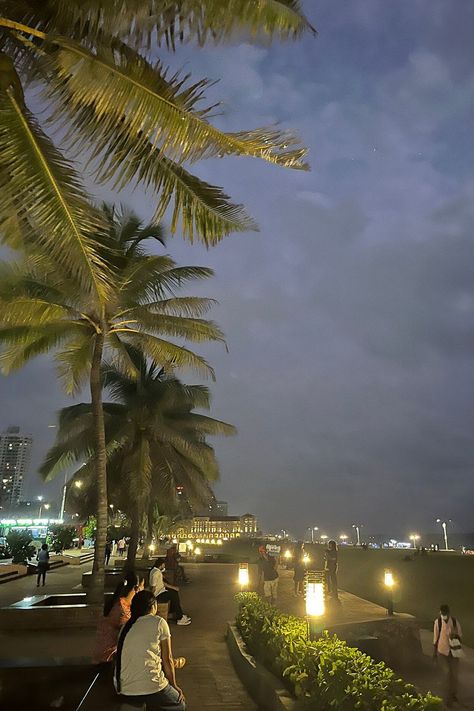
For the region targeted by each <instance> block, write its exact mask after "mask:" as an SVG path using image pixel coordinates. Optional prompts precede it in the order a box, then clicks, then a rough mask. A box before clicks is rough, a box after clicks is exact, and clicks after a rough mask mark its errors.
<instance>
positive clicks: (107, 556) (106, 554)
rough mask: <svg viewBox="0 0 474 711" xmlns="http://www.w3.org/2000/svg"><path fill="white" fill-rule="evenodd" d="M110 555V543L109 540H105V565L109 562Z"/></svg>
mask: <svg viewBox="0 0 474 711" xmlns="http://www.w3.org/2000/svg"><path fill="white" fill-rule="evenodd" d="M111 555H112V544H111V542H110V541H107V543H106V544H105V565H108V564H109V561H110V556H111Z"/></svg>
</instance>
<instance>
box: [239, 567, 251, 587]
mask: <svg viewBox="0 0 474 711" xmlns="http://www.w3.org/2000/svg"><path fill="white" fill-rule="evenodd" d="M248 584H249V564H248V563H240V564H239V585H240V592H243V590H244V589H245V588H247V587H248Z"/></svg>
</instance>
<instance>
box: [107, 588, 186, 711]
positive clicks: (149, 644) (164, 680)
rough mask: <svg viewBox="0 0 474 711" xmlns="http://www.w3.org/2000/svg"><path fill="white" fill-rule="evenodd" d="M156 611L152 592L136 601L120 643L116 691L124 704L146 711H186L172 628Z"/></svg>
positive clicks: (133, 602)
mask: <svg viewBox="0 0 474 711" xmlns="http://www.w3.org/2000/svg"><path fill="white" fill-rule="evenodd" d="M156 609H157V603H156V598H155V596H154V594H153V592H152V591H151V590H142V591H141V592H139V593H137V594H136V595H135V597H134V598H133V600H132V604H131V616H130V620H129V621H128V622H127V623H126V625H125V626H124V628H123V629H122V631H121V633H120V637H119V641H118V646H117V661H116V665H115V673H114V683H115V688H116V690H117V693H118V694H120V695H121V696H122V697H123V700H124V701H128V702H132V704H133V705H134V707H135V704H137V708H141V709H143V708H145V709H146V711H165V710H167V711H172V710H174V711H185V709H186V705H185V702H184V694H183V692H182V691H181V689H180V688H179V686H178V685H177V683H176V675H175V668H174V664H173V654H172V651H171V634H170V628H169V626H168V623H167V622H166V620H164V619H163V618H162V617H160V616H159V615H157V614H156Z"/></svg>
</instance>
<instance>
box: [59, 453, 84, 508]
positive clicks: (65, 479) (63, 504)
mask: <svg viewBox="0 0 474 711" xmlns="http://www.w3.org/2000/svg"><path fill="white" fill-rule="evenodd" d="M85 465H86V463H85V462H84V463H83V465H82V466H83V467H85ZM74 486H75V487H76V489H81V488H82V481H81V480H80V479H76V480H75V482H74ZM66 492H67V471H66V472H65V474H64V484H63V498H62V501H61V510H60V512H59V518H60V519H61V521H62V520H63V519H64V507H65V506H66Z"/></svg>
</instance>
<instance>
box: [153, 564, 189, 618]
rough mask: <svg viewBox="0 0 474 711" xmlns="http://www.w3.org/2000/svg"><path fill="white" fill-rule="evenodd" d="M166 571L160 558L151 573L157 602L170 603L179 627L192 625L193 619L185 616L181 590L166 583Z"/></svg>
mask: <svg viewBox="0 0 474 711" xmlns="http://www.w3.org/2000/svg"><path fill="white" fill-rule="evenodd" d="M164 570H165V560H164V559H163V558H158V559H157V560H156V561H155V563H154V565H153V568H152V569H151V572H150V588H151V589H152V591H153V594H154V596H155V597H156V601H157V602H169V604H170V612H171V613H173V614H174V615H175V616H176V624H177V625H180V626H181V625H183V626H184V625H190V624H191V618H190V617H188V615H185V614H184V612H183V608H182V607H181V600H180V597H179V588H177V587H175V586H174V585H169V584H168V583H165V581H164V578H163V571H164Z"/></svg>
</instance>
